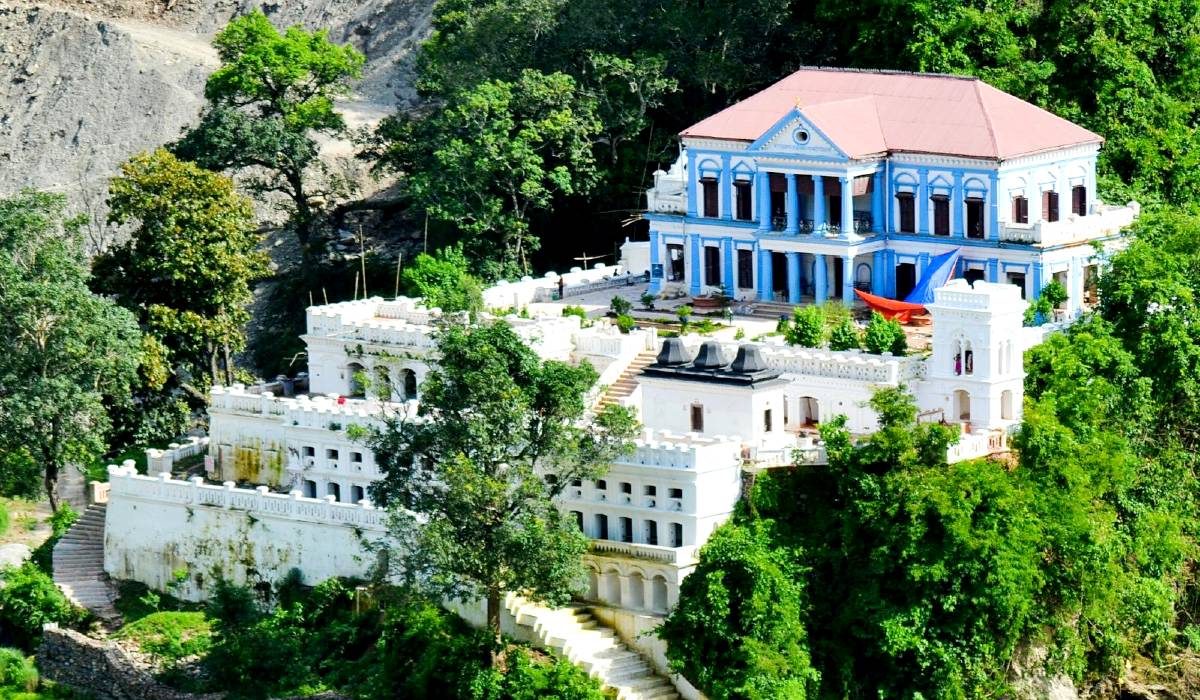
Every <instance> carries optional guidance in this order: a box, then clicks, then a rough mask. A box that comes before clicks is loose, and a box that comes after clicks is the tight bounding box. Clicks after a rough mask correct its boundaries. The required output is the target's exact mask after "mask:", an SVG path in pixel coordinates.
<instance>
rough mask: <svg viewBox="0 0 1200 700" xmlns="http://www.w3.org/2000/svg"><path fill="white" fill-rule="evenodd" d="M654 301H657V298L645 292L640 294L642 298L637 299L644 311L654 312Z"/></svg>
mask: <svg viewBox="0 0 1200 700" xmlns="http://www.w3.org/2000/svg"><path fill="white" fill-rule="evenodd" d="M656 299H658V297H656V296H655V295H653V294H651V293H650V292H645V293H643V294H642V296H640V297H638V300H639V301H641V302H642V308H643V309H645V310H646V311H653V310H654V302H655V300H656Z"/></svg>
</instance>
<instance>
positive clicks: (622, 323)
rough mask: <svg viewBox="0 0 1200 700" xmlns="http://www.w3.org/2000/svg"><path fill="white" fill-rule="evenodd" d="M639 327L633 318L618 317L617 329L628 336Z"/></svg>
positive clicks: (624, 315)
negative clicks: (634, 328) (635, 327)
mask: <svg viewBox="0 0 1200 700" xmlns="http://www.w3.org/2000/svg"><path fill="white" fill-rule="evenodd" d="M636 325H637V321H634V320H633V317H632V316H629V315H626V314H621V315H620V316H617V329H618V330H620V331H621V332H622V333H625V334H628V333H629V331H631V330H633V327H634V326H636Z"/></svg>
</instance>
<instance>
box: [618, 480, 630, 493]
mask: <svg viewBox="0 0 1200 700" xmlns="http://www.w3.org/2000/svg"><path fill="white" fill-rule="evenodd" d="M621 493H633V484H631V483H629V482H628V481H622V482H621Z"/></svg>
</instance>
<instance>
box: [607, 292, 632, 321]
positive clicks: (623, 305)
mask: <svg viewBox="0 0 1200 700" xmlns="http://www.w3.org/2000/svg"><path fill="white" fill-rule="evenodd" d="M609 307H610V308H611V309H612V310H613V313H614V314H616V315H617V316H618V317H620V316H625V315H627V314H628V313H629V311H630V310H631V309H632V308H633V302H631V301H629V300H628V299H624V298H622V297H619V296H615V297H613V298H612V301H610V302H609Z"/></svg>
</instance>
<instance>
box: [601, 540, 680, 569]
mask: <svg viewBox="0 0 1200 700" xmlns="http://www.w3.org/2000/svg"><path fill="white" fill-rule="evenodd" d="M590 549H591V552H592V554H595V555H597V556H605V557H612V556H616V557H631V558H633V559H646V560H649V561H658V562H663V563H666V564H691V563H693V562H695V561H696V548H695V547H663V546H661V545H654V544H638V543H636V542H617V541H614V540H592V542H591V546H590Z"/></svg>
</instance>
